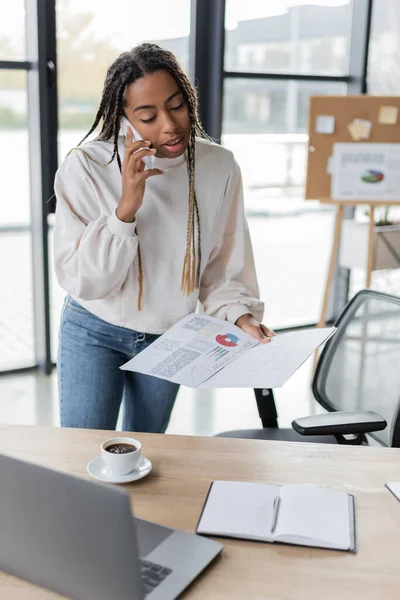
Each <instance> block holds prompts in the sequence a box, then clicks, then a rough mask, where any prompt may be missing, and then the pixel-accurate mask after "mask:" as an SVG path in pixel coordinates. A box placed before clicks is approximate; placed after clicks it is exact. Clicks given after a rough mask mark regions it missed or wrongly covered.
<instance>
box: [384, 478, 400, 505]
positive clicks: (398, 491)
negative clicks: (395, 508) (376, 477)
mask: <svg viewBox="0 0 400 600" xmlns="http://www.w3.org/2000/svg"><path fill="white" fill-rule="evenodd" d="M385 485H386V487H387V489H388V490H389V491H390V492H392V494H393V496H394V497H395V498H397V500H398V501H399V502H400V483H398V482H394V481H392V482H391V483H386V484H385Z"/></svg>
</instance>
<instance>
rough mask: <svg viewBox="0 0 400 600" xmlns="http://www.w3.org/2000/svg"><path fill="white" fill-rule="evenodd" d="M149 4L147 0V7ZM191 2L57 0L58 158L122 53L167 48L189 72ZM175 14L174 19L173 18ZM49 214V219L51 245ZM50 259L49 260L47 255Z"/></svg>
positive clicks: (88, 120) (55, 292)
mask: <svg viewBox="0 0 400 600" xmlns="http://www.w3.org/2000/svg"><path fill="white" fill-rule="evenodd" d="M148 4H151V10H150V11H149V6H148ZM190 4H191V3H190V2H189V0H170V1H169V2H165V0H152V2H151V3H147V2H142V3H137V2H132V0H114V1H113V3H112V10H110V6H109V3H107V2H104V3H102V2H93V0H68V2H67V1H66V0H57V4H56V10H57V58H58V99H59V107H58V111H59V112H58V115H59V127H60V130H59V135H58V143H59V161H60V162H61V161H62V160H63V158H64V157H65V155H66V154H67V152H68V151H69V150H70V149H71V148H72V147H73V146H75V145H76V144H77V143H78V142H79V141H80V140H81V139H82V138H83V136H84V135H85V134H86V133H87V131H88V130H89V128H90V126H91V125H92V123H93V121H94V117H95V114H96V111H97V108H98V106H99V102H100V97H101V92H102V89H103V83H104V78H105V74H106V71H107V69H108V67H109V66H110V64H111V63H112V62H113V60H114V59H115V58H116V57H117V56H118V55H119V54H120V53H121V52H124V51H126V50H129V49H130V48H132V47H133V46H135V45H137V44H140V43H141V42H144V41H151V42H155V43H158V44H159V45H160V46H162V47H164V48H167V49H168V50H171V51H172V52H173V53H174V54H175V55H176V56H177V58H178V60H179V62H180V64H181V66H182V67H183V69H184V70H185V71H186V73H188V72H189V48H190V44H189V33H190ZM171 15H173V18H171ZM53 221H54V217H53V215H51V216H50V218H49V225H50V231H49V236H50V237H49V242H50V251H51V246H52V223H53ZM50 260H51V258H50ZM50 272H51V289H52V298H51V303H52V318H53V323H52V354H53V360H55V359H56V355H57V346H58V340H57V335H58V325H59V318H60V311H61V306H62V301H63V298H64V295H65V292H64V291H63V290H62V289H61V288H60V287H59V286H58V284H57V282H56V279H55V276H54V272H53V265H52V262H51V263H50Z"/></svg>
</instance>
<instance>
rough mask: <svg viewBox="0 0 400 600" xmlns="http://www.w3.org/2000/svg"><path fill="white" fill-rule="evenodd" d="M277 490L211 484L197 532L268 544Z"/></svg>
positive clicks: (262, 485) (259, 485)
mask: <svg viewBox="0 0 400 600" xmlns="http://www.w3.org/2000/svg"><path fill="white" fill-rule="evenodd" d="M278 494H279V487H277V486H275V485H268V484H265V483H248V482H238V481H214V483H213V484H212V488H211V491H210V493H209V496H208V499H207V502H206V505H205V508H204V511H203V514H202V516H201V518H200V522H199V525H198V527H197V531H198V532H199V533H208V534H211V535H225V536H229V537H238V538H241V537H243V538H248V539H254V540H265V541H272V536H271V527H272V520H273V513H274V501H275V498H276V497H277V496H278Z"/></svg>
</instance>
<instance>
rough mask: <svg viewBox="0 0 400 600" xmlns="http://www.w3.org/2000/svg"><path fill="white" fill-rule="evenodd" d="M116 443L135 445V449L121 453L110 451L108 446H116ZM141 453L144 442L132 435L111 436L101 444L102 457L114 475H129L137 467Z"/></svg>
mask: <svg viewBox="0 0 400 600" xmlns="http://www.w3.org/2000/svg"><path fill="white" fill-rule="evenodd" d="M115 444H124V445H125V444H128V445H129V446H134V447H135V450H133V451H132V452H126V453H120V454H116V453H113V452H110V451H109V450H108V449H107V448H110V446H114V445H115ZM141 454H142V444H141V443H140V442H139V441H138V440H135V439H134V438H130V437H114V438H109V439H108V440H105V442H103V443H102V444H101V457H102V459H103V461H104V463H105V465H106V467H107V468H108V469H109V471H111V473H113V474H114V475H127V474H128V473H130V472H131V471H133V470H134V469H136V468H137V466H138V463H139V459H140V456H141Z"/></svg>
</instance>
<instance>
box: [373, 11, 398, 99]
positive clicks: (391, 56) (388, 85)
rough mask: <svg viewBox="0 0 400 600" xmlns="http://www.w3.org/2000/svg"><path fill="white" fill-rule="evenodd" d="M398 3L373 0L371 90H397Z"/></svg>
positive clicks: (377, 91)
mask: <svg viewBox="0 0 400 600" xmlns="http://www.w3.org/2000/svg"><path fill="white" fill-rule="evenodd" d="M399 47H400V3H399V2H398V0H379V2H376V1H375V2H374V4H373V12H372V22H371V39H370V48H369V64H368V92H369V93H370V94H377V95H379V94H382V95H385V94H389V95H391V94H395V95H398V94H399V90H400V54H399Z"/></svg>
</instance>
